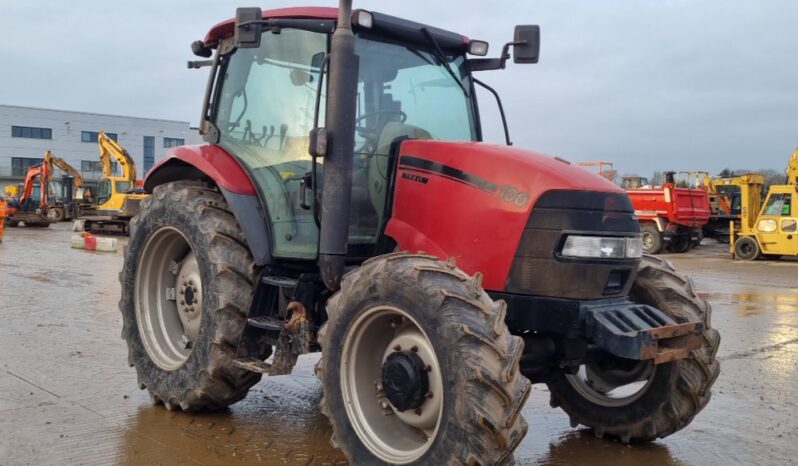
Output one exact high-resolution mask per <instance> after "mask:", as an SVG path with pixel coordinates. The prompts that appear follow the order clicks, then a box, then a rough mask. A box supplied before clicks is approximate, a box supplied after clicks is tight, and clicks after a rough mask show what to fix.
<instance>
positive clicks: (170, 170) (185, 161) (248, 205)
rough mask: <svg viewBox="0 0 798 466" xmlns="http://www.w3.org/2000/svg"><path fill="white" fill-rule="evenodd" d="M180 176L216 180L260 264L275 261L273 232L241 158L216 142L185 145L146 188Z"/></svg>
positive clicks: (157, 170) (149, 176)
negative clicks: (240, 162)
mask: <svg viewBox="0 0 798 466" xmlns="http://www.w3.org/2000/svg"><path fill="white" fill-rule="evenodd" d="M180 180H197V181H205V182H209V183H213V184H215V185H216V186H217V187H218V188H219V190H220V191H221V193H222V195H223V196H224V198H225V200H226V201H227V204H228V205H229V206H230V210H231V211H232V212H233V215H234V216H235V218H236V221H238V225H239V226H240V227H241V231H242V232H243V233H244V237H245V238H246V240H247V244H248V245H249V249H250V252H251V253H252V257H253V259H254V260H255V263H256V264H257V265H265V264H268V263H269V262H270V261H271V243H270V240H271V232H270V231H269V227H268V223H267V222H266V215H265V213H264V211H263V208H262V206H261V204H260V200H259V199H258V195H257V191H256V190H255V186H254V184H253V183H252V180H250V178H249V175H247V172H246V171H245V170H244V168H243V167H242V166H241V165H240V164H239V163H238V161H237V160H236V159H235V158H234V157H233V156H232V155H230V154H228V153H227V152H226V151H224V150H223V149H222V148H220V147H218V146H215V145H203V146H181V147H178V148H176V149H173V150H172V151H170V152H169V153H168V154H167V157H166V158H164V159H163V160H161V161H160V162H158V164H156V165H155V166H154V167H153V168H152V169H151V170H150V171H149V172H148V173H147V176H146V178H145V180H144V190H145V191H146V192H148V193H151V192H152V191H153V190H154V189H155V187H157V186H159V185H162V184H165V183H171V182H174V181H180Z"/></svg>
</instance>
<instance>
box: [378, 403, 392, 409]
mask: <svg viewBox="0 0 798 466" xmlns="http://www.w3.org/2000/svg"><path fill="white" fill-rule="evenodd" d="M380 406H381V407H382V409H388V408H390V407H391V405H389V404H388V402H387V401H383V402H382V403H380Z"/></svg>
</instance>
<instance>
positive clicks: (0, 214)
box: [0, 198, 6, 243]
mask: <svg viewBox="0 0 798 466" xmlns="http://www.w3.org/2000/svg"><path fill="white" fill-rule="evenodd" d="M5 223H6V201H5V200H4V199H1V198H0V243H2V242H3V233H5Z"/></svg>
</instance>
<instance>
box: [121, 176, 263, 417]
mask: <svg viewBox="0 0 798 466" xmlns="http://www.w3.org/2000/svg"><path fill="white" fill-rule="evenodd" d="M130 232H131V234H130V241H129V242H128V244H127V246H126V247H125V263H124V266H123V269H122V273H120V275H119V279H120V282H121V284H122V298H121V300H120V301H119V309H120V311H122V317H123V328H122V337H123V338H124V339H125V340H127V345H128V363H129V364H130V366H135V368H136V372H137V374H138V382H139V386H140V388H142V389H145V388H146V389H147V390H149V392H150V394H151V396H152V398H153V401H154V402H156V403H161V402H162V403H163V404H164V405H165V406H166V408H167V409H169V410H174V409H177V408H180V409H182V410H184V411H195V410H201V409H217V408H223V407H225V406H228V405H230V404H233V403H235V402H237V401H239V400H241V399H242V398H244V397H245V396H246V394H247V392H248V390H249V388H250V387H251V386H252V385H254V384H255V383H257V382H258V381H259V380H260V378H261V375H260V374H257V373H254V372H249V371H246V370H243V369H240V368H238V367H236V366H235V365H234V364H233V360H234V359H235V357H236V348H237V345H238V341H239V338H240V336H241V334H242V332H243V330H244V326H245V321H246V316H247V312H248V306H249V303H250V300H251V296H252V293H253V290H254V286H255V285H254V283H253V280H254V279H255V277H256V276H257V273H256V272H257V271H256V269H255V265H254V262H253V259H252V256H251V254H250V252H249V248H248V247H247V244H246V240H245V239H244V237H243V234H242V233H241V230H240V227H239V226H238V223H237V222H236V219H235V217H234V216H233V214H232V213H231V212H230V209H229V207H228V205H227V203H226V202H225V199H224V197H223V196H222V195H221V194H220V193H219V191H218V190H217V189H215V187H213V186H211V185H209V184H207V183H202V182H193V181H178V182H173V183H167V184H164V185H161V186H158V187H156V188H155V190H154V192H153V194H152V196H150V197H149V198H148V199H146V200H145V201H143V202H142V205H141V211H140V212H139V214H138V215H137V216H136V217H134V218H133V219H131V221H130ZM170 290H171V291H170ZM170 295H171V296H170ZM181 333H182V335H181ZM270 353H271V347H270V346H266V347H265V348H264V349H263V352H262V354H256V355H243V356H252V357H257V358H260V359H265V358H267V357H268V356H269V354H270Z"/></svg>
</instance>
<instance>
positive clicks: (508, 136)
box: [471, 76, 513, 146]
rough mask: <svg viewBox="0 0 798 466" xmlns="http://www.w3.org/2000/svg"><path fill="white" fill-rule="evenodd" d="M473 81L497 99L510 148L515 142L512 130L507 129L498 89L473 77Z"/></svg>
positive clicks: (505, 138) (505, 137) (505, 136)
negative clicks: (512, 139)
mask: <svg viewBox="0 0 798 466" xmlns="http://www.w3.org/2000/svg"><path fill="white" fill-rule="evenodd" d="M471 80H472V81H474V83H475V84H479V85H480V86H481V87H482V88H484V89H486V90H487V91H488V92H490V93H491V94H493V97H495V98H496V103H497V104H498V105H499V114H501V117H502V126H504V140H505V141H506V142H507V145H508V146H512V145H513V142H512V141H511V140H510V129H509V128H508V127H507V117H506V116H505V115H504V105H502V99H501V97H500V96H499V93H498V92H496V89H494V88H492V87H490V86H488V85H487V84H485V83H483V82H482V81H480V80H479V79H477V78H475V77H473V76H472V77H471Z"/></svg>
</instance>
